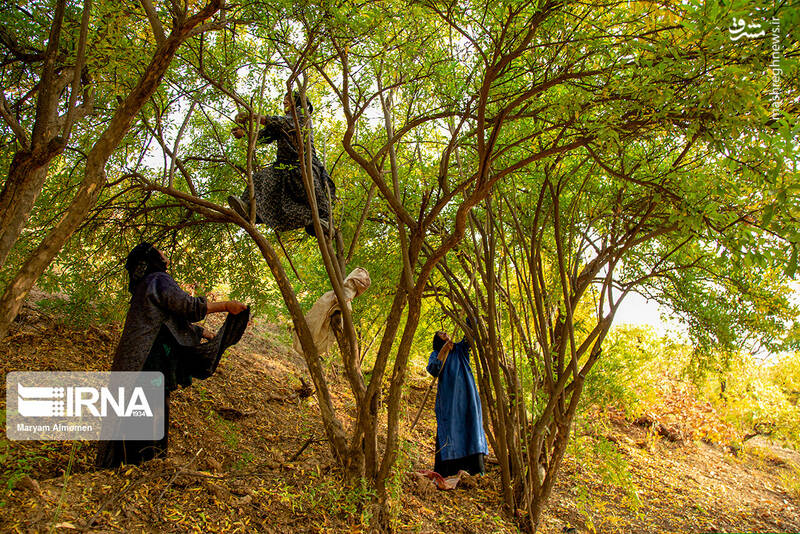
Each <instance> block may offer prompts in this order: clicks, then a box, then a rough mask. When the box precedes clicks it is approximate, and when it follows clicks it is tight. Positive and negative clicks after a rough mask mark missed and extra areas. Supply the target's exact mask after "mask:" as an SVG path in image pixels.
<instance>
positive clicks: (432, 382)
mask: <svg viewBox="0 0 800 534" xmlns="http://www.w3.org/2000/svg"><path fill="white" fill-rule="evenodd" d="M442 350H444V347H442ZM450 350H452V348H451V349H450ZM450 350H448V351H447V352H446V353H445V354H444V360H442V369H444V364H445V362H447V357H448V356H450ZM441 374H442V370H441V369H440V370H439V374H438V375H436V376H434V377H433V378H432V379H431V383H430V385H429V386H428V390H427V391H426V392H425V398H423V399H422V405H421V406H420V407H419V411H418V412H417V416H416V417H414V422H413V423H411V427H410V428H409V429H408V431H409V432H411V431H412V430H414V427H415V426H417V421H419V417H420V416H421V415H422V410H423V409H425V403H426V402H428V396H429V395H430V394H431V390H432V389H433V385H434V384H436V381H437V380H439V377H440V376H441Z"/></svg>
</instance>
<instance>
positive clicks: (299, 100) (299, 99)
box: [292, 91, 314, 115]
mask: <svg viewBox="0 0 800 534" xmlns="http://www.w3.org/2000/svg"><path fill="white" fill-rule="evenodd" d="M292 96H293V97H294V107H295V108H297V113H303V95H301V94H300V91H295V92H294V93H292ZM306 108H308V114H309V115H311V114H312V113H314V106H312V105H311V100H310V99H309V98H308V97H306Z"/></svg>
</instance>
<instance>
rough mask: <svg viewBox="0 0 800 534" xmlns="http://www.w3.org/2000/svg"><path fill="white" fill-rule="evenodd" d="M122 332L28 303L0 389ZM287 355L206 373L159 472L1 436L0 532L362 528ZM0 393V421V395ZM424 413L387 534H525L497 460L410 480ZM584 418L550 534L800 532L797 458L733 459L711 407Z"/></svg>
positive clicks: (234, 356)
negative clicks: (470, 471) (479, 468)
mask: <svg viewBox="0 0 800 534" xmlns="http://www.w3.org/2000/svg"><path fill="white" fill-rule="evenodd" d="M212 326H213V325H212ZM119 333H120V326H119V325H104V326H91V327H88V328H78V327H70V326H67V325H66V324H64V323H63V322H62V321H61V320H59V319H58V318H56V317H53V316H51V315H49V314H47V313H43V312H42V311H41V310H37V309H36V308H35V307H34V306H26V307H25V308H24V310H23V313H22V315H21V317H20V318H19V319H18V321H17V322H16V323H15V325H14V327H13V329H12V331H11V333H10V335H9V336H8V337H7V338H6V339H5V340H4V341H2V342H0V368H2V370H3V376H5V375H6V373H8V372H10V371H21V370H39V371H44V370H83V371H90V370H92V371H94V370H105V369H108V368H109V366H110V363H111V357H112V354H113V349H114V347H115V345H116V342H117V339H118V337H119ZM287 342H288V333H287V329H286V328H285V327H276V326H274V325H269V324H264V323H260V322H258V321H255V322H254V323H253V324H252V325H251V326H250V328H249V329H248V331H247V333H246V334H245V338H244V339H243V341H242V342H241V343H240V344H239V345H237V346H236V347H234V348H233V349H231V350H229V351H228V352H227V353H226V356H225V357H224V359H223V361H222V363H221V365H220V367H219V369H218V371H217V373H216V374H215V375H214V376H213V377H211V378H210V379H208V380H205V381H196V382H195V384H194V385H193V386H192V387H190V388H186V389H183V390H179V391H176V392H175V393H173V394H172V396H171V405H170V415H171V425H170V429H169V436H170V451H169V457H168V458H167V459H165V460H153V461H151V462H148V463H146V464H144V465H142V466H129V467H125V468H123V469H121V470H118V471H108V470H103V471H96V470H95V469H94V468H93V460H94V446H93V445H92V444H91V443H89V442H37V441H30V442H9V441H8V440H6V439H5V435H4V436H3V440H2V442H0V531H1V532H43V531H52V532H72V531H84V532H267V533H269V532H276V533H278V532H279V533H284V532H366V531H368V526H367V525H369V523H370V518H371V517H372V515H373V514H374V513H375V510H374V509H373V508H371V506H370V505H369V504H368V503H369V502H370V500H369V492H370V490H369V488H368V487H366V486H358V485H357V486H354V487H347V486H346V485H345V484H344V483H343V482H342V479H341V476H340V474H339V472H338V471H337V469H336V467H335V465H334V462H333V461H332V459H331V456H330V453H329V449H328V447H327V443H326V442H325V440H324V437H325V436H324V433H323V431H322V429H321V424H320V420H319V416H318V411H317V406H316V404H315V397H314V396H313V394H311V395H309V393H312V392H310V391H309V389H308V386H307V384H308V383H309V382H310V379H309V377H308V373H307V371H306V370H305V365H304V362H303V359H302V357H301V356H300V355H298V354H296V353H294V352H293V351H292V350H291V349H290V348H289V346H288V344H287ZM327 372H328V373H329V376H330V378H331V380H332V382H333V383H334V388H333V393H334V395H335V398H336V399H337V403H338V405H339V408H340V412H342V413H348V412H351V411H352V408H353V402H352V399H351V398H350V397H349V396H348V393H347V387H346V381H345V380H344V377H343V376H341V375H340V374H339V372H338V370H337V368H336V366H335V364H333V363H329V364H328V369H327ZM427 384H428V378H427V377H426V376H425V375H424V371H422V365H420V366H419V367H418V368H417V369H416V371H415V372H414V373H412V374H411V377H410V379H409V385H408V388H407V393H406V395H407V401H408V402H407V403H406V414H405V417H406V425H407V426H408V425H410V423H411V421H410V419H412V418H413V416H414V414H415V413H416V411H417V409H418V407H419V405H420V403H421V402H422V398H423V395H424V391H425V388H426V386H427ZM0 387H2V388H3V392H2V393H3V394H2V396H1V398H0V403H2V404H0V408H2V409H3V410H4V408H5V381H3V383H2V386H0ZM429 405H430V406H429V408H430V409H428V410H426V411H425V412H424V416H423V418H422V419H421V420H420V422H419V423H418V425H417V427H416V428H415V429H414V430H413V432H409V431H408V430H407V427H406V429H405V431H404V432H403V433H401V437H402V442H401V453H400V455H399V461H398V463H397V467H396V469H395V473H394V477H393V479H392V481H391V484H390V492H391V494H392V499H391V503H392V509H391V510H390V513H391V517H392V518H393V527H394V529H395V530H396V531H398V532H476V533H478V532H480V533H484V532H517V531H518V530H517V527H516V524H515V522H514V520H513V517H512V516H511V514H509V513H508V512H507V511H505V510H503V508H502V498H501V495H500V487H499V478H500V477H499V467H498V466H497V464H496V462H494V463H493V462H492V461H491V460H490V461H489V463H488V472H487V474H486V476H484V477H468V478H467V479H465V480H463V481H462V483H461V485H460V486H459V487H458V488H457V489H456V490H453V491H438V490H435V489H433V488H432V487H431V486H430V485H426V484H424V483H421V482H420V481H419V479H418V478H416V477H415V476H413V472H414V470H416V469H427V468H431V467H432V464H433V450H434V449H433V447H434V431H435V424H436V423H435V418H434V416H433V406H432V401H430V400H429ZM0 413H3V414H4V413H5V412H4V411H3V412H0ZM587 415H588V416H587V417H584V419H583V422H581V423H580V424H578V425H576V430H575V437H574V439H573V443H572V444H571V446H570V450H569V453H568V455H567V457H566V459H565V462H564V466H563V468H562V472H561V474H560V477H559V482H558V484H557V487H556V489H555V492H554V495H553V497H552V499H551V501H550V504H549V507H548V509H547V511H546V513H545V517H544V520H543V525H542V528H541V531H542V532H548V533H559V532H562V531H565V529H568V528H570V527H572V528H574V529H575V531H576V532H619V533H623V532H625V533H629V532H637V533H645V532H653V533H661V532H783V533H791V532H795V533H800V491H798V487H800V454H798V453H797V452H796V451H793V450H790V449H783V448H781V447H778V446H777V445H775V444H772V443H770V442H768V441H765V440H760V441H759V439H758V438H756V439H753V440H750V441H748V442H746V443H745V445H744V446H741V447H730V446H728V445H727V444H726V443H725V439H727V438H726V436H727V434H726V429H725V428H724V425H722V424H721V423H720V422H719V421H718V420H717V419H716V418H715V416H714V414H713V411H712V410H710V408H709V407H708V406H707V405H705V404H703V403H701V402H699V401H695V400H693V399H692V397H691V395H689V394H688V393H687V392H686V391H683V390H681V389H680V388H677V387H672V386H668V385H667V386H665V389H664V395H663V402H662V403H661V404H659V405H655V406H653V407H652V409H651V410H649V411H648V412H647V414H646V415H645V416H644V417H642V418H639V420H636V421H632V420H628V419H626V418H625V417H623V416H622V415H620V414H619V413H614V412H612V411H608V410H605V411H603V410H599V409H597V410H594V411H593V413H591V414H587ZM698 421H699V422H698ZM345 423H347V421H345ZM706 428H707V429H708V430H707V431H701V432H699V433H698V432H697V431H696V429H701V430H702V429H706ZM693 429H694V430H695V431H693ZM365 503H366V504H365Z"/></svg>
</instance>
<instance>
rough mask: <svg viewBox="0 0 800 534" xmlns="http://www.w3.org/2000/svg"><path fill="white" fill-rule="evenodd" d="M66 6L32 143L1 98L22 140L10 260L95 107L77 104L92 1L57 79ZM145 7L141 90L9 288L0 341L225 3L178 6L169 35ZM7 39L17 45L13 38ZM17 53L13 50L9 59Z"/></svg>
mask: <svg viewBox="0 0 800 534" xmlns="http://www.w3.org/2000/svg"><path fill="white" fill-rule="evenodd" d="M65 5H66V1H65V0H60V1H59V2H57V5H56V10H55V14H54V21H53V26H52V29H51V31H50V35H49V41H48V47H47V49H46V52H45V54H44V57H43V61H44V67H43V74H42V78H41V79H40V80H39V83H38V84H37V85H36V86H35V87H34V89H37V88H38V92H37V106H36V114H35V116H34V118H33V121H34V127H33V133H32V135H31V138H30V140H28V137H27V135H26V133H25V131H24V129H23V128H22V126H21V125H20V123H19V121H18V120H17V119H16V118H15V117H14V116H12V114H11V112H10V110H9V109H8V106H7V104H6V103H5V97H4V103H3V109H4V112H3V118H4V119H5V120H6V121H7V122H8V124H9V125H10V127H11V129H12V130H13V132H14V134H15V135H16V136H17V140H18V142H19V144H20V145H21V146H22V150H21V151H20V152H18V153H17V154H16V155H15V157H14V160H13V161H12V164H11V169H10V174H9V178H8V179H7V180H6V183H5V185H4V189H3V193H2V194H1V195H0V209H2V212H1V213H2V215H1V216H0V217H2V219H1V220H2V222H3V226H2V228H3V235H2V239H0V256H2V260H5V258H6V257H7V256H8V252H9V250H10V248H11V246H12V245H13V242H14V241H15V240H16V238H17V237H18V236H19V232H20V231H21V229H22V226H23V224H24V221H25V219H26V218H27V215H28V212H29V211H30V209H31V207H32V205H33V202H34V200H35V198H36V196H37V195H38V194H39V192H40V191H41V188H42V185H43V182H44V179H45V177H46V174H47V165H48V163H49V162H50V161H51V160H52V159H53V158H54V157H56V156H57V155H58V154H60V153H61V152H62V151H63V150H64V148H65V147H66V143H67V141H68V139H69V135H70V134H71V132H72V127H73V124H74V121H75V118H76V116H79V115H84V114H86V113H87V112H88V111H89V110H90V100H89V99H87V98H86V94H85V95H84V102H83V104H81V106H82V107H80V108H79V107H77V106H76V101H77V93H78V90H79V88H80V82H81V78H82V72H83V66H84V64H85V61H86V60H85V58H84V52H85V48H86V41H87V34H88V27H89V14H90V8H91V2H90V1H87V2H86V3H85V4H84V8H83V15H82V22H81V30H80V37H79V41H78V46H77V57H76V60H75V62H74V63H73V64H72V65H71V66H70V67H69V68H68V69H67V68H66V67H62V68H61V70H62V71H63V72H61V74H60V77H61V80H62V81H61V82H58V81H57V80H56V79H55V76H56V56H57V54H58V46H59V42H60V31H61V24H62V21H63V17H64V10H65ZM143 5H144V6H145V11H146V12H147V15H148V20H149V21H150V24H151V26H152V28H153V33H154V35H155V38H156V42H157V46H156V49H155V51H154V53H153V55H152V58H151V60H150V63H149V64H148V65H147V67H146V68H145V70H144V72H143V74H142V75H141V76H140V78H139V81H138V83H137V84H136V86H135V87H134V88H132V89H131V91H130V92H129V93H128V94H127V95H126V96H125V98H124V99H122V100H121V102H120V103H119V105H118V107H117V108H116V110H115V112H114V114H113V116H112V117H111V119H110V121H109V123H108V125H107V126H106V128H105V129H104V130H103V132H102V133H101V134H100V135H99V137H98V138H97V139H96V140H95V141H94V143H93V144H92V146H91V149H90V150H89V151H88V153H87V155H86V160H85V163H84V171H83V173H84V179H83V182H82V183H81V185H80V187H79V188H78V190H77V191H76V194H75V196H74V198H73V200H72V202H71V203H70V205H69V207H68V209H67V211H66V213H65V214H64V216H63V217H62V218H61V219H60V220H59V221H58V223H57V224H56V225H55V227H53V228H52V229H51V230H50V232H49V233H48V234H47V236H46V237H45V238H44V239H43V240H42V241H41V243H39V245H38V246H37V247H36V248H35V250H33V251H32V252H31V253H30V255H29V256H28V258H27V260H26V261H25V262H24V263H23V265H22V266H21V267H20V268H19V270H18V271H17V273H16V275H15V276H14V277H13V279H12V280H11V281H10V282H9V284H8V285H7V287H6V288H5V292H4V293H3V296H2V297H0V338H2V337H4V336H5V334H6V333H7V331H8V326H9V325H10V324H11V321H13V319H14V317H16V315H17V312H18V311H19V309H20V307H21V306H22V302H23V301H24V298H25V296H26V295H27V293H28V291H29V290H30V289H31V287H33V284H34V283H35V282H36V280H37V279H38V278H39V277H40V276H41V275H42V273H43V272H44V270H45V269H46V268H47V266H48V265H49V264H50V262H52V260H53V258H54V257H55V256H56V254H58V252H59V251H60V250H61V248H62V247H63V246H64V244H65V243H66V241H67V239H69V237H70V236H71V235H72V233H73V232H74V231H75V230H76V229H77V228H78V226H79V225H80V224H81V222H82V221H83V219H84V217H85V216H86V214H87V212H88V211H89V209H90V208H91V207H92V206H93V205H94V203H95V202H96V201H97V198H98V197H99V195H100V192H101V190H102V187H103V184H104V181H105V165H106V162H107V161H108V159H109V157H111V155H112V153H113V152H114V150H115V149H116V148H117V146H118V145H119V143H120V142H121V141H122V139H123V137H124V136H125V134H126V133H127V131H128V129H129V128H130V126H131V123H132V122H133V120H134V118H135V117H136V115H137V114H138V113H139V110H140V109H141V108H142V106H143V105H144V104H145V103H146V102H147V100H148V99H149V98H150V96H151V95H152V94H153V92H154V91H155V90H156V88H157V87H158V85H159V84H160V83H161V78H162V77H163V76H164V73H165V72H166V71H167V69H168V68H169V65H170V63H171V61H172V58H173V56H174V55H175V53H176V52H177V50H178V47H179V46H180V45H181V44H182V43H183V42H184V41H185V40H186V39H188V38H189V37H191V36H192V35H196V34H197V33H200V32H202V31H205V30H207V29H209V27H208V26H206V27H204V26H203V23H204V22H205V21H206V20H207V19H209V18H210V17H211V16H213V15H214V13H216V12H217V11H218V10H219V9H220V7H221V6H222V0H212V1H211V2H209V3H208V4H207V5H206V6H205V7H203V8H202V9H201V10H199V11H198V12H197V13H195V14H193V15H192V14H190V13H189V11H188V8H179V7H177V6H174V5H173V8H172V11H171V14H172V15H173V26H172V30H171V32H170V33H169V35H167V36H165V35H164V29H163V27H162V26H161V22H160V20H159V18H158V16H157V15H156V14H155V12H154V11H153V7H152V5H151V4H150V2H149V0H146V1H143ZM7 41H9V42H11V43H12V44H13V39H8V40H7ZM13 53H14V52H13V50H12V55H13ZM26 59H29V60H30V61H31V62H33V61H36V58H26ZM70 76H71V78H70ZM70 79H71V80H72V86H71V91H70V96H69V100H68V102H69V104H68V108H67V111H66V112H65V113H64V115H63V116H58V115H57V112H58V111H57V110H58V103H59V99H60V97H61V96H60V90H61V89H63V86H64V83H65V80H70ZM87 94H90V93H87ZM28 97H29V95H27V94H26V95H25V96H24V98H23V99H21V100H18V101H17V107H19V106H21V105H23V104H24V100H25V99H27V98H28ZM79 109H80V111H79ZM20 111H21V109H20V110H18V113H19V112H20ZM59 132H61V134H62V135H61V136H59V135H58V133H59Z"/></svg>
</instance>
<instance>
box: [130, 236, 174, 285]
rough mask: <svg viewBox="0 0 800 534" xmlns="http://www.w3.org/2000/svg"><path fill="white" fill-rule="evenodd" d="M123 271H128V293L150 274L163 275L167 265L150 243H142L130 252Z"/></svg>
mask: <svg viewBox="0 0 800 534" xmlns="http://www.w3.org/2000/svg"><path fill="white" fill-rule="evenodd" d="M125 270H126V271H128V278H129V281H128V291H130V292H131V293H133V290H134V288H135V287H136V286H137V285H138V284H139V282H141V281H142V280H144V278H145V276H147V275H148V274H150V273H163V272H166V270H167V264H166V263H165V262H164V258H163V257H161V253H160V252H158V249H156V248H155V247H154V246H153V245H152V244H151V243H148V242H147V241H143V242H141V243H139V244H138V245H136V246H135V247H134V248H133V250H131V252H130V254H128V257H127V258H126V259H125Z"/></svg>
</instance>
